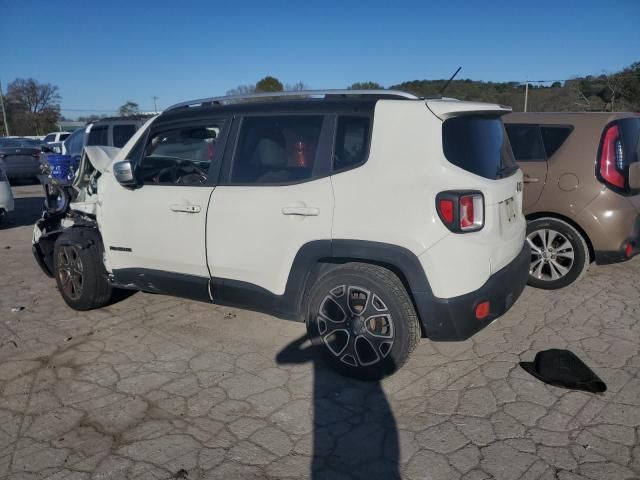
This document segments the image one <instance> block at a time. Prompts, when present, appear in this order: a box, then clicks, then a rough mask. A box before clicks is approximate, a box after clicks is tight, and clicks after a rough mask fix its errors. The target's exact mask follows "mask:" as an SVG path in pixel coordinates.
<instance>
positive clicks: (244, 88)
mask: <svg viewBox="0 0 640 480" xmlns="http://www.w3.org/2000/svg"><path fill="white" fill-rule="evenodd" d="M255 91H256V86H255V85H238V86H237V87H236V88H232V89H231V90H227V95H247V94H249V93H255Z"/></svg>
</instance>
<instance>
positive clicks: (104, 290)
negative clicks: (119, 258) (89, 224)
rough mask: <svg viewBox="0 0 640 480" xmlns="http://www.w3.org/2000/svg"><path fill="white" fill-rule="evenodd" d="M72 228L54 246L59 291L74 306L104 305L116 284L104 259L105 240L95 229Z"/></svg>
mask: <svg viewBox="0 0 640 480" xmlns="http://www.w3.org/2000/svg"><path fill="white" fill-rule="evenodd" d="M79 230H80V231H73V230H72V231H71V232H67V233H63V234H62V235H60V236H59V237H58V239H57V240H56V243H55V246H54V253H53V254H54V257H53V258H54V275H55V278H56V284H57V285H58V291H59V292H60V295H62V298H63V299H64V301H65V302H66V303H67V305H69V306H70V307H71V308H73V309H74V310H80V311H83V310H92V309H95V308H100V307H104V306H105V305H107V304H108V303H109V302H110V300H111V295H112V291H113V290H112V288H111V284H110V283H109V280H108V278H107V272H106V271H105V269H104V265H103V263H102V254H103V251H102V242H101V241H100V240H99V238H96V237H97V236H96V234H95V233H93V232H91V231H86V232H85V231H82V229H79Z"/></svg>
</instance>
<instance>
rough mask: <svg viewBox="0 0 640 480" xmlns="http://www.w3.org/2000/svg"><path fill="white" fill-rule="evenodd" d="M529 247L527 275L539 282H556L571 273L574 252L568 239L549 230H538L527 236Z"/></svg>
mask: <svg viewBox="0 0 640 480" xmlns="http://www.w3.org/2000/svg"><path fill="white" fill-rule="evenodd" d="M527 242H528V243H529V246H530V247H531V264H530V266H529V275H531V276H532V277H534V278H537V279H539V280H544V281H553V280H558V279H560V278H562V277H564V276H565V275H567V274H568V273H569V272H570V271H571V267H573V262H574V257H575V252H574V250H573V245H572V244H571V242H570V241H569V239H568V238H567V237H566V236H564V235H563V234H562V233H560V232H558V231H556V230H551V229H547V228H544V229H540V230H535V231H533V232H531V233H530V234H529V235H527Z"/></svg>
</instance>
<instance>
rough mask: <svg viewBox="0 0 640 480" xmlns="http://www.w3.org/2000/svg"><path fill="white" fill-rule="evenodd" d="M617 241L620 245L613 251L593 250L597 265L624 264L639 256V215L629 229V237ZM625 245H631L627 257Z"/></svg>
mask: <svg viewBox="0 0 640 480" xmlns="http://www.w3.org/2000/svg"><path fill="white" fill-rule="evenodd" d="M618 241H619V242H620V245H619V247H618V248H617V249H615V250H595V252H594V253H595V257H596V263H597V264H598V265H608V264H610V263H619V262H625V261H627V260H630V259H631V258H633V257H635V256H636V255H638V254H640V215H638V216H636V218H635V221H634V222H633V223H632V225H631V227H630V228H629V235H628V236H626V237H625V238H624V239H622V240H621V241H620V240H618ZM627 245H631V247H630V248H631V254H630V255H627V248H628V247H627Z"/></svg>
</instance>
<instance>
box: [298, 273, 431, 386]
mask: <svg viewBox="0 0 640 480" xmlns="http://www.w3.org/2000/svg"><path fill="white" fill-rule="evenodd" d="M308 298H309V302H308V304H307V309H306V312H307V315H306V324H307V332H308V334H309V338H310V340H311V342H312V343H313V344H314V345H318V346H320V347H321V348H322V350H323V352H324V355H325V357H326V359H327V361H328V362H329V364H330V365H331V366H332V367H333V368H335V369H336V370H337V371H338V372H340V373H342V374H344V375H346V376H349V377H353V378H357V379H360V380H379V379H381V378H384V377H386V376H388V375H391V374H393V373H394V372H396V371H397V370H398V369H400V367H402V365H404V363H405V362H406V361H407V359H408V358H409V355H410V354H411V352H413V350H414V349H415V347H416V345H417V344H418V342H419V341H420V325H419V324H418V317H417V315H416V312H415V309H414V307H413V303H412V301H411V299H410V298H409V295H408V294H407V291H406V289H405V288H404V286H403V284H402V282H401V281H400V279H399V278H398V277H397V276H396V275H395V274H394V273H392V272H391V271H389V270H387V269H386V268H382V267H379V266H376V265H369V264H363V263H347V264H344V265H341V266H338V267H335V268H333V269H331V270H329V271H328V272H327V273H325V274H324V275H322V276H321V277H320V278H319V279H318V280H316V282H315V283H314V285H313V286H312V288H311V291H310V293H309V296H308ZM367 320H369V321H368V322H367Z"/></svg>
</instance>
